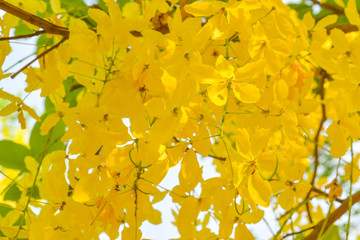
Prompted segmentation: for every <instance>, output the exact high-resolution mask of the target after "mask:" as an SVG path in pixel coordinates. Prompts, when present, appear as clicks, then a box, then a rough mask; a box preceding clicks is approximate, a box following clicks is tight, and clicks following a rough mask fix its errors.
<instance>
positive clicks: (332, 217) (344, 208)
mask: <svg viewBox="0 0 360 240" xmlns="http://www.w3.org/2000/svg"><path fill="white" fill-rule="evenodd" d="M358 201H360V191H359V192H357V193H355V194H354V195H352V204H351V206H353V205H354V204H355V203H357V202H358ZM348 209H349V198H347V199H345V200H344V201H343V204H342V205H341V206H340V207H339V208H338V209H336V210H335V211H333V212H332V213H331V214H330V215H329V217H328V219H327V222H326V225H325V228H324V231H323V233H325V232H326V230H327V229H328V228H329V227H330V226H331V225H332V224H333V223H334V222H335V221H336V220H338V219H339V218H340V217H341V216H342V215H343V214H344V213H346V211H347V210H348ZM325 220H326V219H323V220H321V221H320V222H318V223H317V224H316V225H315V228H314V230H313V231H312V232H311V233H310V235H308V236H307V237H306V238H304V239H305V240H315V239H317V237H318V235H319V233H320V231H321V228H322V225H323V224H324V221H325Z"/></svg>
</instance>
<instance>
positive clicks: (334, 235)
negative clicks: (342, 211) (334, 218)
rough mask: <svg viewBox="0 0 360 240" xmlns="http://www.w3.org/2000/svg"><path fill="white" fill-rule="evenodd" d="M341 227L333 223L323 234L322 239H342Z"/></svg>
mask: <svg viewBox="0 0 360 240" xmlns="http://www.w3.org/2000/svg"><path fill="white" fill-rule="evenodd" d="M340 239H341V238H340V234H339V227H338V226H336V225H332V226H331V227H330V228H329V229H328V230H327V231H326V233H325V234H324V235H323V236H322V238H321V240H340Z"/></svg>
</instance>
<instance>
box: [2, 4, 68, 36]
mask: <svg viewBox="0 0 360 240" xmlns="http://www.w3.org/2000/svg"><path fill="white" fill-rule="evenodd" d="M0 9H2V10H4V11H5V12H8V13H10V14H12V15H14V16H16V17H18V18H21V19H22V20H24V21H26V22H28V23H31V24H33V25H35V26H37V27H39V28H42V29H44V30H45V32H46V33H50V34H57V35H61V36H64V38H65V39H68V38H69V30H68V29H67V28H65V27H60V26H57V25H55V24H53V23H51V22H48V21H46V20H44V19H42V18H40V17H38V16H36V15H33V14H31V13H28V12H26V11H24V10H22V9H20V8H18V7H15V6H14V5H11V4H10V3H7V2H5V1H4V0H0Z"/></svg>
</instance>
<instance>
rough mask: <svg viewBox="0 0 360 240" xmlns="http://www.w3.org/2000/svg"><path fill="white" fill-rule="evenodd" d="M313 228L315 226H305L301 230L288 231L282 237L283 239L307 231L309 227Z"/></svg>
mask: <svg viewBox="0 0 360 240" xmlns="http://www.w3.org/2000/svg"><path fill="white" fill-rule="evenodd" d="M314 228H315V227H314V226H312V227H309V228H305V229H304V230H301V231H298V232H292V233H288V234H286V235H285V236H283V239H284V238H287V237H290V236H293V235H297V234H300V233H303V232H307V231H309V230H311V229H314Z"/></svg>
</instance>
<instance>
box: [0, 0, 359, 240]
mask: <svg viewBox="0 0 360 240" xmlns="http://www.w3.org/2000/svg"><path fill="white" fill-rule="evenodd" d="M105 2H106V7H107V11H105V10H101V8H94V9H89V11H88V14H89V16H90V18H91V19H92V20H93V21H95V22H96V28H94V29H89V26H88V25H87V23H86V22H85V21H82V20H81V19H76V18H70V20H69V31H70V37H69V39H68V41H66V42H64V43H63V44H62V45H61V46H60V47H59V48H58V49H56V50H53V51H51V52H50V53H49V54H47V55H45V56H44V61H43V62H41V63H40V68H29V69H28V70H27V72H26V74H27V83H28V84H29V86H28V87H27V89H26V90H27V91H29V92H30V91H33V90H35V89H41V96H43V97H48V98H49V99H50V101H51V102H52V104H53V105H54V106H55V110H54V112H53V113H51V114H49V115H47V117H46V118H45V119H44V120H43V121H42V123H41V127H40V129H41V134H42V135H47V134H50V135H51V131H52V130H51V129H53V128H54V127H55V126H56V125H57V124H59V123H60V122H62V123H65V125H66V132H65V134H64V135H63V136H61V137H60V139H58V141H62V142H66V143H67V147H66V149H65V150H58V151H54V152H52V153H49V154H47V155H46V156H42V159H41V161H40V163H37V162H36V161H34V159H31V158H27V159H26V167H27V169H28V170H29V172H30V175H31V176H32V180H31V182H32V181H34V178H35V182H34V184H35V185H37V186H38V189H39V194H40V197H41V199H43V201H45V202H46V204H40V203H36V204H35V203H34V204H33V203H32V202H30V204H29V202H27V203H26V204H24V203H23V202H24V201H25V199H29V201H30V199H31V196H30V197H29V198H27V197H28V196H26V194H25V193H24V194H23V196H22V199H23V200H22V201H23V202H22V203H21V202H19V203H18V204H19V205H20V206H23V205H25V206H26V207H28V206H29V205H33V206H36V207H41V211H40V214H39V215H38V216H35V215H34V214H31V215H30V214H25V212H30V211H31V209H25V210H26V211H24V215H23V217H22V218H21V221H22V222H21V223H20V224H21V225H24V226H22V227H21V229H20V228H19V231H18V232H17V233H16V236H20V235H21V236H22V235H26V234H28V236H29V238H30V239H92V238H95V236H98V235H99V234H100V233H101V232H106V233H107V234H108V235H109V236H110V238H111V239H115V238H116V237H118V235H119V232H118V229H119V227H120V226H123V231H122V233H121V235H122V237H123V239H140V238H141V237H142V232H141V231H140V229H139V227H140V226H141V225H142V223H143V222H145V221H146V220H148V221H149V222H150V223H152V224H159V223H161V213H160V212H159V211H158V210H156V209H155V208H154V206H153V205H154V204H155V203H157V202H159V201H161V200H162V199H163V198H164V197H165V196H166V195H168V194H169V195H170V196H171V198H172V201H173V202H174V203H176V204H177V205H178V206H179V208H178V211H174V217H175V222H174V224H175V225H176V226H177V228H178V231H179V233H180V234H181V237H182V239H209V238H212V237H216V236H217V237H218V239H229V238H230V236H231V235H232V234H233V237H234V236H235V239H254V236H253V235H252V233H251V232H250V231H249V230H248V229H247V226H246V225H245V224H250V223H257V222H259V221H260V220H261V219H262V218H263V215H264V208H267V207H269V206H271V207H273V208H274V209H276V208H278V207H279V208H281V209H283V210H285V211H288V212H289V211H292V210H293V209H295V210H296V211H300V213H301V211H310V213H309V214H313V216H315V210H314V209H310V210H309V209H305V207H304V208H300V206H302V205H300V206H299V204H301V202H302V201H303V200H304V199H307V198H309V196H312V195H310V191H311V189H312V188H314V180H315V177H316V171H315V173H314V179H313V180H312V181H311V177H312V175H311V173H310V170H311V169H309V166H310V161H312V160H313V159H314V158H315V161H317V162H318V161H319V159H318V158H319V157H318V151H319V149H321V148H326V147H327V146H331V147H330V150H329V151H330V153H331V155H332V157H334V158H341V157H343V156H344V155H345V153H346V152H347V151H348V149H349V147H350V146H351V144H352V143H353V142H356V141H358V139H359V138H360V125H359V123H360V118H359V114H358V113H359V111H360V104H359V96H360V54H359V53H360V52H359V51H360V48H359V47H358V46H359V45H360V35H359V32H352V33H345V32H343V31H342V30H340V29H337V28H332V27H331V26H332V24H334V23H335V22H336V20H337V16H335V15H330V16H327V17H325V18H323V19H322V20H320V21H318V22H317V23H315V20H314V19H313V18H312V16H311V14H310V13H308V14H306V15H305V16H304V18H303V19H302V20H300V19H298V18H297V16H296V13H295V12H294V11H292V10H290V8H289V7H288V6H286V5H285V4H283V3H282V2H281V1H280V0H244V1H235V0H229V1H228V2H223V1H195V2H193V3H191V4H184V1H180V2H178V1H176V0H172V1H165V0H152V1H134V2H129V3H126V4H125V5H124V6H122V7H121V8H120V7H119V5H118V4H117V2H115V1H114V0H106V1H105ZM185 2H186V1H185ZM50 3H51V8H52V9H54V11H55V10H56V9H58V10H60V9H61V6H60V4H59V1H50ZM140 3H141V4H140ZM354 9H356V4H355V1H354V0H350V1H349V3H348V5H347V7H346V8H345V14H346V17H347V18H348V19H349V22H350V23H352V24H354V25H357V26H360V18H359V14H358V13H357V11H355V10H354ZM55 38H56V36H55ZM1 44H3V42H1ZM9 51H10V50H9V46H7V45H0V52H2V53H4V54H5V55H7V53H8V52H9ZM0 56H1V58H2V56H3V54H1V55H0ZM2 61H3V59H0V62H2ZM0 76H1V77H4V76H3V75H2V72H0ZM65 82H66V84H65ZM69 83H70V84H69ZM79 89H80V91H79ZM75 90H77V91H78V94H77V95H76V100H75V104H73V103H70V102H69V101H68V96H69V95H70V94H72V93H73V91H75ZM0 97H1V98H5V99H7V100H8V101H10V102H11V103H10V104H9V105H8V106H6V107H5V108H3V109H1V110H0V116H5V115H8V114H11V113H13V112H15V111H18V112H19V115H18V116H19V117H18V118H19V121H20V123H21V126H22V127H25V126H24V120H23V119H24V117H23V111H27V112H28V113H29V114H30V115H31V116H32V117H33V118H35V119H36V120H39V121H40V118H39V117H38V116H37V115H36V113H35V112H34V111H33V110H31V109H30V108H29V107H27V106H26V105H25V104H24V103H23V101H22V100H21V99H19V98H17V97H14V96H12V95H10V94H8V93H6V92H4V91H2V90H1V89H0ZM319 125H320V126H319ZM323 125H324V126H323ZM327 126H328V127H327ZM323 127H327V130H326V131H324V129H323ZM45 147H47V146H45ZM45 152H46V151H45ZM314 152H315V153H314ZM202 157H207V158H206V161H211V160H212V161H213V165H215V167H216V171H217V172H218V173H219V174H220V176H219V177H213V178H209V179H206V178H205V177H204V176H205V174H206V172H205V168H203V167H202V166H201V165H200V164H199V160H200V158H202ZM356 159H358V158H356ZM38 164H40V165H39V166H38ZM177 164H179V165H180V167H181V170H180V173H179V176H178V178H179V184H178V185H177V186H175V187H174V188H173V189H164V188H163V187H162V186H161V185H160V182H161V181H162V180H163V179H164V177H165V176H166V175H167V173H168V170H169V169H170V168H171V167H174V166H175V165H177ZM352 166H353V165H351V166H350V165H348V166H347V168H346V169H345V171H346V176H345V177H344V179H347V180H349V179H350V177H349V176H350V173H349V172H350V171H351V172H352V173H354V176H355V177H354V178H353V177H352V180H353V182H356V181H357V180H358V176H359V169H358V164H355V165H354V166H353V168H354V169H350V168H351V167H352ZM307 171H308V172H307ZM306 172H307V174H305V173H306ZM38 174H39V176H41V177H40V178H39V179H40V180H39V181H38V182H37V181H36V178H37V176H38ZM351 176H352V175H351ZM328 186H329V188H330V194H329V198H330V199H329V200H330V202H333V201H334V200H335V197H336V196H337V197H340V196H341V191H340V189H341V187H339V188H336V186H335V185H334V184H332V185H328ZM334 186H335V187H334ZM319 187H321V186H319ZM32 189H34V188H32ZM31 194H32V193H31ZM273 196H276V197H273ZM295 210H294V211H295ZM204 214H205V218H201V217H200V216H201V215H202V216H203V215H204ZM210 217H211V218H213V219H217V220H219V222H220V224H219V232H218V233H214V232H211V231H210V229H209V218H210ZM302 218H303V217H302V215H301V214H298V216H296V217H295V218H293V221H294V223H296V224H298V225H299V226H301V225H300V220H301V219H302ZM30 220H31V221H30ZM302 220H304V219H302ZM311 221H312V220H311ZM284 224H286V222H285V223H284ZM301 224H302V223H301ZM23 229H26V230H29V231H27V232H25V231H23ZM281 230H284V231H285V230H286V227H285V228H283V229H280V231H281ZM9 232H11V231H9ZM19 232H20V233H19ZM3 233H4V234H6V232H4V231H3ZM8 234H9V236H15V233H13V232H11V233H8Z"/></svg>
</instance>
